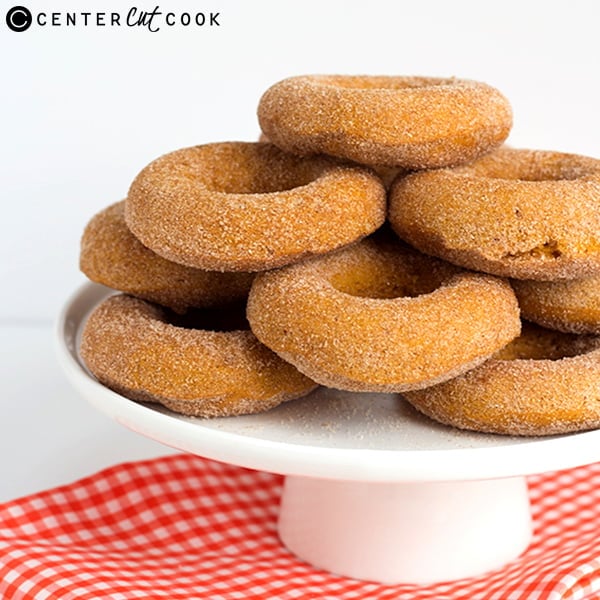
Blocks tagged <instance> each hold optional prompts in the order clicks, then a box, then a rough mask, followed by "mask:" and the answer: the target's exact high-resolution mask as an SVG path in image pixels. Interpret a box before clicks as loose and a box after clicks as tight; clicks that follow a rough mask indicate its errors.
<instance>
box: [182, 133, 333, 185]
mask: <svg viewBox="0 0 600 600" xmlns="http://www.w3.org/2000/svg"><path fill="white" fill-rule="evenodd" d="M195 150H196V154H195V155H193V156H192V157H191V158H190V156H189V154H188V157H187V159H186V160H182V161H181V162H180V164H179V168H180V170H181V171H180V175H183V176H184V177H186V178H187V179H189V180H190V181H192V182H196V183H197V184H199V185H202V186H203V187H204V188H207V189H209V190H212V191H215V192H220V193H224V194H268V193H272V192H283V191H286V190H291V189H294V188H297V187H301V186H304V185H307V184H309V183H310V182H311V181H314V180H315V179H317V177H319V176H320V175H321V173H322V172H323V170H324V168H325V166H326V165H328V164H329V163H327V162H325V161H323V162H321V161H314V160H305V159H302V158H300V157H297V156H293V155H291V154H287V153H285V152H283V151H281V150H279V149H278V148H276V147H275V146H273V145H272V144H268V143H248V144H243V143H231V144H209V145H206V146H199V147H197V148H196V149H195Z"/></svg>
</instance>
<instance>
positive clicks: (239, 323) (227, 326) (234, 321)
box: [162, 302, 250, 331]
mask: <svg viewBox="0 0 600 600" xmlns="http://www.w3.org/2000/svg"><path fill="white" fill-rule="evenodd" d="M162 319H163V321H164V322H166V323H168V324H169V325H173V326H174V327H179V328H182V329H200V330H205V331H239V330H247V329H250V325H249V324H248V321H247V319H246V304H245V302H243V303H241V302H238V303H234V304H229V305H225V306H219V307H214V308H191V309H189V310H188V311H187V312H185V313H176V312H175V311H173V310H171V309H169V308H164V309H163V314H162Z"/></svg>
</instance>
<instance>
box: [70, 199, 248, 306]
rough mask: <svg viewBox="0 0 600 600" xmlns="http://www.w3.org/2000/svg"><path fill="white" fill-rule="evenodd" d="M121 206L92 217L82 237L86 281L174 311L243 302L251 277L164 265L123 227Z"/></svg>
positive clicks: (82, 267)
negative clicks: (87, 279)
mask: <svg viewBox="0 0 600 600" xmlns="http://www.w3.org/2000/svg"><path fill="white" fill-rule="evenodd" d="M124 206H125V202H123V201H122V202H117V203H116V204H113V205H111V206H109V207H108V208H106V209H104V210H103V211H101V212H99V213H98V214H97V215H95V216H94V217H93V218H92V219H91V221H90V222H89V223H88V225H87V226H86V228H85V231H84V232H83V237H82V239H81V253H80V256H79V265H80V268H81V270H82V271H83V273H84V274H85V275H87V277H89V279H91V280H92V281H95V282H96V283H101V284H103V285H106V286H108V287H110V288H113V289H115V290H119V291H121V292H126V293H128V294H131V295H132V296H136V297H138V298H143V299H144V300H149V301H151V302H156V303H158V304H161V305H163V306H168V307H169V308H172V309H173V310H176V311H178V312H184V311H185V310H187V309H188V308H190V307H202V306H215V305H217V304H221V303H227V302H232V301H235V300H238V299H242V298H245V297H246V296H247V295H248V291H249V290H250V285H251V283H252V279H253V278H254V275H253V274H251V273H221V272H218V271H204V270H201V269H194V268H192V267H186V266H184V265H179V264H177V263H174V262H171V261H168V260H166V259H164V258H162V257H161V256H159V255H158V254H155V253H154V252H152V251H151V250H149V249H148V248H146V247H145V246H144V245H143V244H142V243H141V242H140V241H139V240H138V239H137V238H136V237H135V236H134V235H133V234H132V233H131V231H129V229H128V227H127V225H126V224H125V215H124Z"/></svg>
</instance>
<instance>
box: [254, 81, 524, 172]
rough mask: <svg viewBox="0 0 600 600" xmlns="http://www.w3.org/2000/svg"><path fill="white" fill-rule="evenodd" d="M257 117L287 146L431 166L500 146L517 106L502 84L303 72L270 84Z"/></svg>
mask: <svg viewBox="0 0 600 600" xmlns="http://www.w3.org/2000/svg"><path fill="white" fill-rule="evenodd" d="M258 119H259V122H260V126H261V128H262V130H263V132H264V133H265V134H266V136H267V137H268V138H269V139H270V140H271V141H272V142H273V143H274V144H276V145H277V146H279V147H280V148H282V149H284V150H287V151H289V152H294V153H296V154H300V155H307V154H318V153H324V154H329V155H331V156H337V157H340V158H345V159H349V160H353V161H356V162H358V163H361V164H366V165H371V166H375V165H387V166H399V167H404V168H408V169H427V168H435V167H442V166H448V165H456V164H460V163H463V162H466V161H469V160H473V159H474V158H476V157H478V156H480V155H482V154H485V153H486V152H489V151H490V150H492V149H494V148H496V147H497V146H499V145H500V144H501V143H502V142H503V141H504V140H505V139H506V137H507V136H508V133H509V131H510V128H511V126H512V111H511V108H510V105H509V103H508V100H507V99H506V98H505V97H504V96H503V95H502V94H501V93H500V92H499V91H498V90H496V89H495V88H493V87H491V86H489V85H487V84H485V83H480V82H476V81H468V80H462V79H455V78H446V79H443V78H435V77H390V76H346V75H306V76H299V77H290V78H288V79H284V80H283V81H280V82H278V83H276V84H275V85H273V86H272V87H271V88H269V89H268V90H267V91H266V92H265V93H264V95H263V96H262V98H261V100H260V103H259V106H258Z"/></svg>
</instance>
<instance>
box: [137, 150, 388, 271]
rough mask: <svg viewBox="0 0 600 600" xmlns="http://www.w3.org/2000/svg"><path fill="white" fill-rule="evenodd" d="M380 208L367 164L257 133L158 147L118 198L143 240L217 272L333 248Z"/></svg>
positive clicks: (379, 190)
mask: <svg viewBox="0 0 600 600" xmlns="http://www.w3.org/2000/svg"><path fill="white" fill-rule="evenodd" d="M385 213H386V193H385V189H384V187H383V184H382V183H381V181H380V180H379V178H378V177H377V176H376V175H375V173H373V172H372V171H371V170H369V169H365V168H361V167H357V166H351V165H343V164H341V163H340V162H339V161H335V160H332V159H329V158H327V157H313V158H299V157H297V156H292V155H290V154H286V153H285V152H282V151H281V150H279V149H278V148H276V147H275V146H273V145H272V144H268V143H260V142H255V143H251V142H226V143H216V144H206V145H203V146H195V147H192V148H185V149H183V150H178V151H176V152H172V153H170V154H167V155H165V156H162V157H161V158H159V159H157V160H155V161H154V162H152V163H150V165H148V166H147V167H146V168H145V169H143V170H142V172H141V173H140V174H139V175H138V176H137V177H136V179H135V180H134V182H133V183H132V185H131V188H130V190H129V194H128V196H127V200H126V203H125V220H126V222H127V225H128V227H129V229H130V230H131V231H132V232H133V234H134V235H135V236H136V237H137V238H138V239H139V240H140V241H141V242H142V243H143V244H144V245H145V246H147V247H148V248H150V249H151V250H153V251H154V252H156V253H157V254H159V255H161V256H163V257H164V258H166V259H168V260H172V261H174V262H177V263H180V264H184V265H188V266H190V267H196V268H200V269H209V270H216V271H260V270H265V269H270V268H273V267H277V266H281V265H284V264H287V263H290V262H294V261H297V260H299V259H301V258H304V257H308V256H311V255H314V254H322V253H326V252H330V251H332V250H335V249H337V248H339V247H342V246H345V245H347V244H350V243H352V242H354V241H356V240H359V239H360V238H362V237H364V236H366V235H367V234H369V233H371V232H373V231H375V230H376V229H377V228H378V227H379V226H380V225H381V224H382V223H383V222H384V221H385ZM332 223H335V226H334V227H332Z"/></svg>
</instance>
